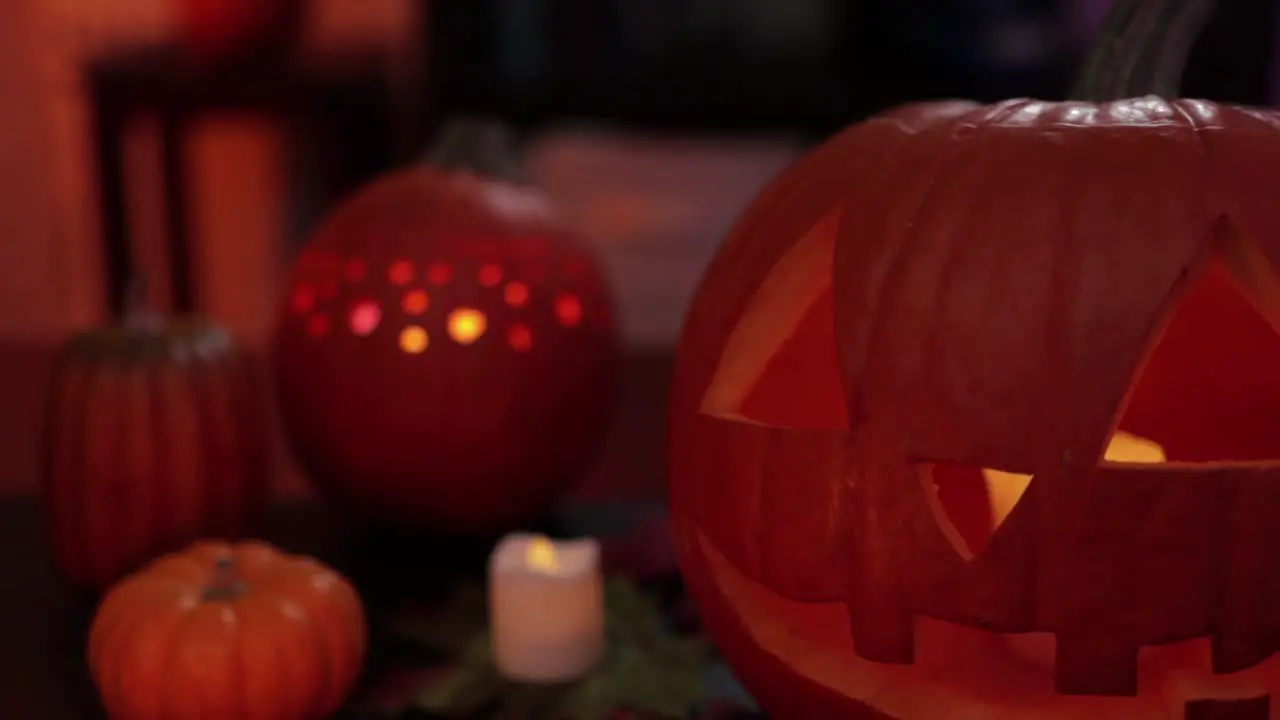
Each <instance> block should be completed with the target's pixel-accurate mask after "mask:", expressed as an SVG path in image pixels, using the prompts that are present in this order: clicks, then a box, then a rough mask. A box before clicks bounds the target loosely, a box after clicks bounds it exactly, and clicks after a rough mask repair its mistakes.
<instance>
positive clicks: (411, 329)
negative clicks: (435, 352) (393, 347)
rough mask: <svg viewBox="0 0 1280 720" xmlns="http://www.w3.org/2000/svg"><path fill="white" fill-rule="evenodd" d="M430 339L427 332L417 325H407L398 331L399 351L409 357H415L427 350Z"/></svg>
mask: <svg viewBox="0 0 1280 720" xmlns="http://www.w3.org/2000/svg"><path fill="white" fill-rule="evenodd" d="M428 344H430V338H428V337H427V331H426V330H423V329H422V328H421V327H418V326H417V325H409V326H408V327H406V328H405V329H403V330H401V331H400V349H401V350H403V351H405V352H407V353H409V354H410V355H417V354H418V353H421V352H422V351H423V350H426V349H427V345H428Z"/></svg>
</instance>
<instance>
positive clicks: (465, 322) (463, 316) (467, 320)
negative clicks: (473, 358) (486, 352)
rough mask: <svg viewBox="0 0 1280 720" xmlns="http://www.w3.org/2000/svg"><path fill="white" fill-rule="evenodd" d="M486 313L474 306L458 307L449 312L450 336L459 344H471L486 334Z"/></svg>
mask: <svg viewBox="0 0 1280 720" xmlns="http://www.w3.org/2000/svg"><path fill="white" fill-rule="evenodd" d="M488 324H489V323H488V320H487V319H486V318H485V316H484V313H482V312H480V311H479V310H475V309H473V308H458V309H457V310H454V311H453V312H451V313H449V321H448V327H449V337H451V338H453V340H454V342H456V343H458V344H459V345H470V344H471V343H474V342H475V341H476V340H479V339H480V336H481V335H484V331H485V329H486V328H487V327H488Z"/></svg>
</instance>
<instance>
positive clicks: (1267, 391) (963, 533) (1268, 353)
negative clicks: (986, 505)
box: [927, 223, 1280, 557]
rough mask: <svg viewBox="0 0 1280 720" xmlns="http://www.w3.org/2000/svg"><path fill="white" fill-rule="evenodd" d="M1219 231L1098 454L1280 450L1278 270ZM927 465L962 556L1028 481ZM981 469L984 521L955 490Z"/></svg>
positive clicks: (1258, 455) (1181, 457)
mask: <svg viewBox="0 0 1280 720" xmlns="http://www.w3.org/2000/svg"><path fill="white" fill-rule="evenodd" d="M1220 231H1221V234H1220V236H1219V238H1218V239H1217V243H1216V246H1215V249H1214V254H1213V258H1212V260H1211V262H1210V264H1209V267H1208V268H1207V270H1205V271H1204V272H1203V274H1201V275H1200V276H1199V277H1198V278H1196V279H1194V280H1193V281H1192V283H1191V285H1190V286H1189V287H1188V288H1187V289H1186V291H1185V292H1184V293H1183V294H1182V295H1181V297H1180V298H1179V299H1178V300H1177V301H1176V302H1175V303H1174V305H1173V306H1172V307H1171V308H1170V314H1169V316H1168V318H1167V321H1166V323H1165V324H1164V326H1163V328H1162V329H1161V330H1160V331H1159V332H1158V333H1157V335H1156V336H1155V337H1154V338H1152V342H1151V344H1150V347H1149V350H1148V352H1147V356H1146V359H1145V361H1144V362H1143V363H1142V364H1141V365H1140V366H1139V369H1138V371H1137V373H1136V375H1135V377H1134V378H1133V380H1132V383H1131V385H1130V389H1129V394H1128V397H1127V399H1126V401H1125V403H1124V407H1123V409H1122V411H1121V413H1120V416H1119V418H1118V421H1117V422H1116V424H1115V430H1114V431H1113V434H1112V437H1111V441H1110V443H1109V446H1108V448H1107V451H1106V454H1105V456H1104V457H1103V458H1102V460H1101V462H1102V463H1103V464H1115V463H1130V464H1132V463H1144V464H1150V463H1175V464H1185V463H1224V462H1226V463H1251V464H1261V463H1268V462H1275V461H1276V459H1277V458H1280V278H1278V277H1277V274H1276V272H1275V270H1274V269H1273V268H1272V266H1271V264H1270V263H1269V262H1267V260H1266V259H1265V258H1264V257H1263V256H1262V253H1261V251H1260V250H1259V249H1258V248H1257V247H1256V246H1255V245H1253V244H1251V243H1249V242H1248V241H1247V240H1246V239H1244V238H1242V237H1241V236H1239V235H1238V234H1237V233H1235V232H1233V230H1232V228H1230V227H1229V226H1228V225H1226V224H1225V223H1224V224H1223V225H1221V226H1220ZM927 470H928V474H929V475H930V479H932V481H933V483H934V485H935V486H936V487H937V489H938V493H937V502H936V503H935V504H934V509H935V511H937V512H938V513H939V518H938V519H939V522H940V524H942V525H943V529H944V531H945V532H946V533H947V534H948V536H949V537H950V538H951V539H952V542H953V544H956V545H957V548H956V549H957V551H958V552H960V554H961V555H962V556H965V557H972V556H974V555H976V554H980V553H981V550H982V548H983V547H985V545H986V543H987V542H988V541H989V539H990V537H991V535H992V534H993V533H994V531H995V529H996V528H998V527H999V525H1000V524H1001V523H1002V522H1003V521H1004V520H1005V519H1007V518H1008V517H1009V515H1010V514H1011V513H1012V511H1013V509H1014V506H1015V505H1016V504H1017V502H1018V501H1019V500H1020V499H1021V497H1022V494H1023V492H1025V491H1026V489H1027V487H1028V485H1029V484H1030V482H1031V477H1030V476H1029V475H1021V474H1016V473H1009V472H1004V471H1001V470H996V469H991V468H970V467H964V466H958V465H954V464H947V463H938V464H935V465H932V466H929V467H928V468H927ZM979 476H980V477H981V478H982V479H983V481H984V483H985V486H986V488H987V491H988V494H989V497H990V501H991V504H992V511H993V512H992V514H993V516H994V519H995V527H992V528H989V529H987V528H976V527H973V526H972V523H971V522H970V523H968V524H966V523H965V522H964V520H963V518H969V517H972V516H973V513H972V512H970V511H968V510H967V508H968V507H970V506H971V505H972V503H973V502H974V499H973V498H972V497H967V496H964V494H963V493H957V492H955V490H956V489H957V488H972V487H974V486H975V484H974V482H973V480H976V478H977V477H979ZM965 478H968V479H969V482H965V481H964V480H965Z"/></svg>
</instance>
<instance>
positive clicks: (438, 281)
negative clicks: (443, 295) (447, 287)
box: [427, 262, 453, 285]
mask: <svg viewBox="0 0 1280 720" xmlns="http://www.w3.org/2000/svg"><path fill="white" fill-rule="evenodd" d="M452 279H453V268H452V267H450V266H449V263H443V262H434V263H431V264H430V265H428V266H427V282H429V283H431V284H432V285H444V284H446V283H448V282H449V281H450V280H452Z"/></svg>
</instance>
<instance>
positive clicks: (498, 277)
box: [476, 264, 502, 287]
mask: <svg viewBox="0 0 1280 720" xmlns="http://www.w3.org/2000/svg"><path fill="white" fill-rule="evenodd" d="M476 279H477V280H479V281H480V284H481V285H483V286H485V287H494V286H496V285H497V284H498V283H500V282H502V268H501V267H499V266H498V265H493V264H489V265H484V266H482V267H481V268H480V272H479V274H477V275H476Z"/></svg>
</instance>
